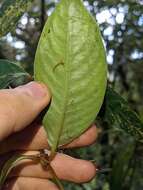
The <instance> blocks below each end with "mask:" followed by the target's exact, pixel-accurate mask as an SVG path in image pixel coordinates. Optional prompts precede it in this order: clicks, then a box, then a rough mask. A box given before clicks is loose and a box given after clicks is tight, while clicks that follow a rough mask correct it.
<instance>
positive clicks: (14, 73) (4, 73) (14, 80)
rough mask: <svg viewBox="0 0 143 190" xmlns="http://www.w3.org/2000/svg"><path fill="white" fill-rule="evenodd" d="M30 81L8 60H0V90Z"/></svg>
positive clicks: (21, 69)
mask: <svg viewBox="0 0 143 190" xmlns="http://www.w3.org/2000/svg"><path fill="white" fill-rule="evenodd" d="M30 80H31V77H30V75H29V74H28V73H27V72H26V71H24V69H23V68H22V67H20V66H19V65H17V64H15V63H14V62H11V61H9V60H4V59H0V89H4V88H8V87H9V86H12V87H16V86H19V85H22V84H25V83H27V82H29V81H30Z"/></svg>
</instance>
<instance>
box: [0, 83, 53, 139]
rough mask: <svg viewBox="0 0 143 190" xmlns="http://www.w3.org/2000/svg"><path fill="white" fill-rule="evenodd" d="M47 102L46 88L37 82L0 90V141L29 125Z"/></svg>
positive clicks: (48, 97)
mask: <svg viewBox="0 0 143 190" xmlns="http://www.w3.org/2000/svg"><path fill="white" fill-rule="evenodd" d="M49 102H50V93H49V91H48V89H47V87H46V86H45V85H44V84H41V83H37V82H30V83H28V84H26V85H24V86H20V87H17V88H15V89H7V90H0V141H1V140H3V139H4V138H5V137H7V136H9V135H10V134H12V133H14V132H17V131H20V130H21V129H23V128H24V127H26V126H27V125H29V124H30V123H31V122H32V121H33V120H34V119H35V118H36V116H38V114H39V113H40V112H41V111H42V110H43V109H44V108H45V107H46V106H47V105H48V103H49Z"/></svg>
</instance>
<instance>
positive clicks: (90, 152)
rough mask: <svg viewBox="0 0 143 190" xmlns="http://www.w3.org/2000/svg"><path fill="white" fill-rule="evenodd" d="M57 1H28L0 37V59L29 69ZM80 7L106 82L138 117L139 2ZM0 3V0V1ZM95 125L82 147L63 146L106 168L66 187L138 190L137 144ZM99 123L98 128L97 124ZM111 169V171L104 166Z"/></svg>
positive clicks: (142, 92) (142, 55) (142, 43)
mask: <svg viewBox="0 0 143 190" xmlns="http://www.w3.org/2000/svg"><path fill="white" fill-rule="evenodd" d="M56 2H58V1H57V0H34V2H33V4H32V7H29V8H28V9H27V12H25V13H24V14H23V16H22V17H21V19H20V21H19V23H18V25H17V27H16V29H14V30H13V31H12V32H11V33H8V34H7V35H5V36H4V37H2V38H1V39H0V58H3V59H9V60H12V61H20V62H21V64H22V66H23V67H24V68H25V69H26V70H27V71H28V72H29V73H31V74H32V73H33V62H34V56H35V50H36V47H37V43H38V40H39V36H40V34H41V31H42V29H43V26H44V23H45V20H46V19H47V18H48V16H49V15H50V14H51V12H52V11H53V9H54V6H55V3H56ZM84 3H85V6H86V7H87V8H88V10H89V11H90V12H91V13H92V14H93V15H94V16H95V17H96V19H97V22H98V23H99V26H100V29H101V32H102V35H103V39H104V42H105V46H106V49H107V62H108V67H109V74H108V80H109V83H110V84H111V86H112V87H114V88H115V90H116V91H117V92H119V93H120V94H121V95H122V96H124V97H125V98H126V100H127V101H128V102H129V104H130V106H131V107H132V108H133V109H134V110H135V111H136V112H137V113H139V115H140V117H141V118H142V120H143V103H142V102H143V100H142V97H143V76H142V75H143V66H142V64H143V63H142V62H143V61H142V60H143V38H142V35H143V2H142V0H116V1H114V0H100V1H98V0H85V1H84ZM0 6H1V3H0ZM96 123H97V125H98V126H100V127H99V128H98V129H99V138H98V140H97V142H96V143H95V144H94V145H92V146H90V147H89V148H87V149H78V150H74V151H73V150H72V151H70V150H68V151H66V152H67V153H68V154H70V155H73V156H75V157H78V158H86V159H89V160H93V159H95V161H96V164H97V165H100V166H101V167H102V168H108V169H109V170H107V171H105V172H104V173H98V174H97V176H96V178H95V179H93V180H92V182H90V183H88V184H82V185H76V186H75V185H73V184H69V183H68V184H67V183H65V186H66V189H72V190H80V189H82V190H84V189H85V190H115V189H116V190H126V189H128V190H129V189H130V190H141V189H143V177H142V176H143V145H142V144H141V143H137V142H135V141H134V139H132V138H131V137H129V136H128V135H127V134H125V133H124V132H122V131H120V130H117V128H116V125H118V124H115V128H111V127H110V126H108V125H107V123H106V122H103V121H102V122H99V121H98V122H97V121H96ZM101 126H102V127H101ZM110 168H111V170H110Z"/></svg>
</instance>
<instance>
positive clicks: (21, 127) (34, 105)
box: [0, 82, 97, 190]
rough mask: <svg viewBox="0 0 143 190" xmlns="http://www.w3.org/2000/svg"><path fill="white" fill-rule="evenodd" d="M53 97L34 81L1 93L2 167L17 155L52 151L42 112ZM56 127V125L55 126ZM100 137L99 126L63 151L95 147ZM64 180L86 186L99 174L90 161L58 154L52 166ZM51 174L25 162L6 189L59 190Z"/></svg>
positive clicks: (0, 155) (92, 128) (90, 129)
mask: <svg viewBox="0 0 143 190" xmlns="http://www.w3.org/2000/svg"><path fill="white" fill-rule="evenodd" d="M50 98H51V95H50V93H49V90H48V88H47V87H46V86H45V85H44V84H41V83H37V82H30V83H28V84H27V85H24V86H20V87H17V88H15V89H6V90H0V165H2V164H3V162H4V161H5V159H6V158H8V157H9V156H10V155H11V154H13V152H12V153H11V151H14V152H15V151H17V152H22V153H23V154H30V155H34V154H37V153H39V151H38V150H40V149H46V148H49V146H48V141H47V136H46V133H45V131H44V128H43V127H41V126H42V124H41V121H40V120H39V119H37V118H38V115H39V113H40V112H41V111H42V110H43V109H44V108H45V107H46V106H47V105H48V104H49V102H50ZM53 127H54V126H53ZM96 137H97V129H96V126H95V125H93V126H91V127H90V128H89V129H88V130H87V131H86V132H85V133H84V134H82V135H81V136H80V137H79V138H77V139H75V140H74V141H73V142H71V143H70V144H68V145H66V146H64V147H63V148H74V147H83V146H88V145H90V144H92V143H93V142H94V141H95V140H96ZM51 165H52V167H53V168H54V170H55V172H56V174H57V176H58V177H59V178H60V179H63V180H67V181H72V182H75V183H83V182H87V181H89V180H91V179H92V178H93V177H94V176H95V174H96V168H95V166H94V165H93V164H92V163H91V162H89V161H86V160H81V159H75V158H72V157H70V156H67V155H65V154H62V153H57V155H56V156H55V158H54V160H53V161H52V163H51ZM50 178H52V175H51V173H50V171H48V170H44V169H43V168H42V167H41V165H40V164H35V163H34V162H32V161H30V162H29V161H23V162H22V163H20V164H19V165H18V166H17V167H16V168H15V169H14V170H13V171H12V173H11V175H10V176H9V178H8V180H7V182H6V184H5V186H4V187H3V189H4V190H35V189H37V190H38V189H42V190H47V189H50V190H58V188H57V186H56V185H55V184H54V183H52V182H51V181H50V180H48V179H50Z"/></svg>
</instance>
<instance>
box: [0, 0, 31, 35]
mask: <svg viewBox="0 0 143 190" xmlns="http://www.w3.org/2000/svg"><path fill="white" fill-rule="evenodd" d="M32 1H33V0H4V1H3V3H2V7H1V8H0V37H2V36H4V35H6V34H7V33H8V32H10V31H12V30H13V29H14V28H15V27H16V24H17V22H18V20H19V19H20V17H21V16H22V15H23V14H24V12H25V11H26V10H27V9H28V7H29V6H30V3H31V2H32Z"/></svg>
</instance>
